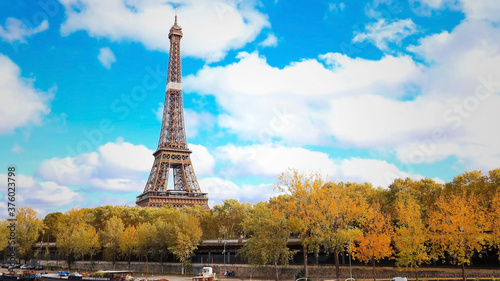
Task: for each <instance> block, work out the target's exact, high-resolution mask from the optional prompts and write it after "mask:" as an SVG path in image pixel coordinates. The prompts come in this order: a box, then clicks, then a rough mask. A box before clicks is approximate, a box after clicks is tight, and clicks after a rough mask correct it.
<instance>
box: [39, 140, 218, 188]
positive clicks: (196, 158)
mask: <svg viewBox="0 0 500 281" xmlns="http://www.w3.org/2000/svg"><path fill="white" fill-rule="evenodd" d="M189 147H190V148H191V149H192V151H193V154H192V161H193V166H194V169H195V172H196V174H197V176H204V175H207V174H211V173H212V171H213V168H214V165H215V160H214V158H213V156H212V155H211V154H210V153H209V152H208V150H207V149H206V148H205V147H203V146H201V145H195V144H191V145H189ZM152 154H153V151H151V150H149V149H148V148H146V147H145V146H143V145H134V144H132V143H129V142H124V141H123V140H122V139H118V140H117V141H116V142H108V143H106V144H104V145H101V146H99V147H98V148H97V151H95V152H91V153H87V154H80V155H77V156H75V157H65V158H52V159H48V160H44V161H43V162H42V163H41V165H40V167H39V168H38V171H37V173H36V175H37V176H38V177H40V178H42V179H44V180H47V181H53V182H56V183H58V184H60V185H70V186H71V185H84V186H89V187H91V188H93V189H96V190H109V191H114V192H127V191H135V192H137V194H139V193H140V192H142V190H143V189H144V186H145V184H146V180H147V176H148V175H149V171H150V169H151V166H152V165H153V160H154V157H153V155H152Z"/></svg>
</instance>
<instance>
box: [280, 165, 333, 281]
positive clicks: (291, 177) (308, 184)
mask: <svg viewBox="0 0 500 281" xmlns="http://www.w3.org/2000/svg"><path fill="white" fill-rule="evenodd" d="M324 183H325V180H324V178H323V177H322V176H321V175H320V174H318V173H312V174H309V175H307V174H303V173H300V172H299V171H298V170H288V171H287V172H284V173H283V174H281V175H280V177H279V181H278V184H277V185H276V187H275V188H276V189H278V190H280V191H282V192H285V193H286V194H285V195H281V196H280V197H279V198H278V202H277V207H279V208H282V210H283V212H284V214H285V215H286V217H287V219H288V223H289V227H290V230H291V232H292V233H295V234H298V235H299V237H300V243H301V244H302V250H303V255H304V274H305V277H308V268H307V253H308V252H309V251H313V250H316V252H318V250H319V246H320V241H321V236H322V234H321V225H320V221H321V220H320V219H319V218H320V217H321V216H323V214H322V212H321V209H320V208H318V202H319V201H321V200H322V198H320V197H319V190H320V188H322V187H323V185H324Z"/></svg>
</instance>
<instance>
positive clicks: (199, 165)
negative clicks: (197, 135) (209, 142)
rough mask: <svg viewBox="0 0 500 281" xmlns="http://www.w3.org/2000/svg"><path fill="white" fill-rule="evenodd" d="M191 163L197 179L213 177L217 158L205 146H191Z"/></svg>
mask: <svg viewBox="0 0 500 281" xmlns="http://www.w3.org/2000/svg"><path fill="white" fill-rule="evenodd" d="M189 149H191V151H192V152H193V153H192V154H191V162H192V163H193V167H194V171H195V173H196V176H197V177H203V176H207V175H212V174H213V172H214V166H215V158H214V157H213V156H212V154H210V152H209V151H208V150H207V149H206V147H204V146H203V145H199V144H189Z"/></svg>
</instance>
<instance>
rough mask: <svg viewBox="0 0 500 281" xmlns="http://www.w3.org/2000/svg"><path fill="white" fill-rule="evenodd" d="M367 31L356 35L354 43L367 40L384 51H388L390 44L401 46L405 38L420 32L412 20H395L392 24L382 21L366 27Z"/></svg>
mask: <svg viewBox="0 0 500 281" xmlns="http://www.w3.org/2000/svg"><path fill="white" fill-rule="evenodd" d="M365 30H366V31H365V32H363V33H356V34H355V36H354V38H353V39H352V42H363V41H365V40H367V41H370V42H371V43H373V44H374V45H375V46H377V48H379V49H380V50H382V51H388V50H389V44H390V43H396V44H401V41H402V40H403V39H404V38H406V37H407V36H409V35H412V34H414V33H416V32H417V31H418V30H417V26H416V25H415V23H413V21H412V20H411V19H406V20H395V21H393V22H390V23H389V22H387V21H386V20H385V19H380V20H378V21H377V22H375V23H373V24H369V25H366V26H365Z"/></svg>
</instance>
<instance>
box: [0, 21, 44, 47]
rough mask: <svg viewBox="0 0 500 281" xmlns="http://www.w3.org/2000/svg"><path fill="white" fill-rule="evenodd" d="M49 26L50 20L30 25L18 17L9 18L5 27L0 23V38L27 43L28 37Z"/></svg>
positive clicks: (6, 40) (10, 41)
mask: <svg viewBox="0 0 500 281" xmlns="http://www.w3.org/2000/svg"><path fill="white" fill-rule="evenodd" d="M48 28H49V21H48V20H44V21H43V22H42V23H40V25H39V26H36V27H28V26H27V25H26V24H25V23H23V22H22V21H20V20H18V19H16V18H7V20H6V21H5V27H3V26H2V25H0V38H2V41H4V42H9V43H12V42H20V43H26V38H28V37H31V36H33V35H35V34H37V33H40V32H42V31H45V30H47V29H48Z"/></svg>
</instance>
